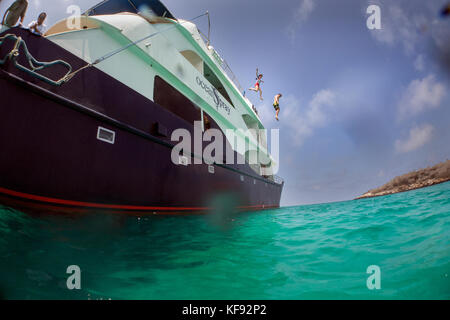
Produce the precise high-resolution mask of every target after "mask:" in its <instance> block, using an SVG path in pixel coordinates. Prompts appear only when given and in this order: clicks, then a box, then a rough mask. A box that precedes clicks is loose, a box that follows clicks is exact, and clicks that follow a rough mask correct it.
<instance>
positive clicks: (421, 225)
mask: <svg viewBox="0 0 450 320" xmlns="http://www.w3.org/2000/svg"><path fill="white" fill-rule="evenodd" d="M449 230H450V183H445V184H441V185H436V186H433V187H429V188H425V189H420V190H415V191H411V192H406V193H401V194H396V195H392V196H387V197H381V198H375V199H367V200H360V201H349V202H340V203H331V204H322V205H311V206H301V207H290V208H282V209H279V210H272V211H266V212H260V213H244V214H241V215H237V216H234V217H230V218H228V219H226V224H225V225H223V224H221V225H219V224H217V222H216V221H215V220H211V219H209V218H206V217H205V216H190V217H173V216H172V217H158V216H151V217H147V218H141V219H138V218H137V217H128V216H127V217H126V216H121V215H108V214H93V215H88V216H82V217H73V216H72V217H67V216H66V217H62V216H56V215H51V216H40V217H37V216H30V215H27V214H23V213H21V212H18V211H14V210H11V209H8V208H4V207H1V208H0V295H1V296H2V298H7V299H9V298H16V299H109V298H111V299H450V276H449V274H450V232H449ZM69 265H78V266H79V267H80V268H81V271H82V276H81V286H82V288H81V290H74V291H69V290H68V289H67V288H66V279H67V277H68V276H69V275H68V274H66V268H67V266H69ZM370 265H377V266H379V267H380V270H381V278H380V279H381V289H380V290H369V289H368V288H367V285H366V280H367V277H369V275H368V274H367V273H366V269H367V267H368V266H370Z"/></svg>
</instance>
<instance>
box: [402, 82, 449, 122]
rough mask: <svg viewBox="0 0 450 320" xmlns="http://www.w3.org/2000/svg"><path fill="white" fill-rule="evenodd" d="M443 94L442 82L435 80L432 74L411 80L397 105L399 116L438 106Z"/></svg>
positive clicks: (444, 90) (414, 113)
mask: <svg viewBox="0 0 450 320" xmlns="http://www.w3.org/2000/svg"><path fill="white" fill-rule="evenodd" d="M445 94H446V88H445V86H444V84H442V83H439V82H437V81H436V78H435V76H434V75H429V76H427V77H426V78H423V79H417V80H413V81H412V82H411V83H410V84H409V86H408V88H407V89H406V91H405V92H404V93H403V96H402V98H401V99H400V102H399V106H398V108H399V115H400V118H405V117H406V116H412V115H417V114H419V113H422V112H424V111H426V110H427V109H434V108H438V107H439V106H440V105H441V102H442V100H443V99H444V97H445Z"/></svg>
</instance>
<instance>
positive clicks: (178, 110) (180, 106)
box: [153, 76, 201, 124]
mask: <svg viewBox="0 0 450 320" xmlns="http://www.w3.org/2000/svg"><path fill="white" fill-rule="evenodd" d="M153 101H154V102H155V103H157V104H159V105H160V106H162V107H164V108H166V109H167V110H169V111H170V112H172V113H174V114H176V115H177V116H179V117H180V118H182V119H184V120H186V121H187V122H189V123H191V124H194V121H201V112H200V108H198V107H197V106H196V105H195V104H194V103H192V101H191V100H189V99H188V98H186V97H185V96H184V95H183V94H181V93H180V92H179V91H178V90H177V89H175V88H174V87H172V86H171V85H170V84H168V83H167V82H166V81H164V80H163V79H162V78H161V77H159V76H156V77H155V88H154V93H153Z"/></svg>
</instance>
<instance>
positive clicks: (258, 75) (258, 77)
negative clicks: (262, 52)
mask: <svg viewBox="0 0 450 320" xmlns="http://www.w3.org/2000/svg"><path fill="white" fill-rule="evenodd" d="M262 78H263V75H262V73H259V71H258V68H256V83H255V87H254V88H250V89H248V90H251V91H255V92H259V98H260V99H261V101H263V100H264V99H263V97H262V90H261V83H264V81H263V80H262Z"/></svg>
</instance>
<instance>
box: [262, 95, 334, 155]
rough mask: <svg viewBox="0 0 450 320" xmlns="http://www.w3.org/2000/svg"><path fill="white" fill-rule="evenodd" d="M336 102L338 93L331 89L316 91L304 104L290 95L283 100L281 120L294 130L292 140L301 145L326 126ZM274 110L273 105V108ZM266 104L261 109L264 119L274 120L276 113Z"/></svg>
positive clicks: (285, 125) (284, 125)
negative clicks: (317, 130)
mask: <svg viewBox="0 0 450 320" xmlns="http://www.w3.org/2000/svg"><path fill="white" fill-rule="evenodd" d="M335 104H336V94H335V93H334V92H332V91H331V90H321V91H319V92H318V93H316V94H315V95H314V96H313V97H312V99H311V101H310V102H309V103H308V104H307V105H306V106H302V105H301V103H300V101H299V100H298V99H297V98H296V97H294V96H292V95H290V96H286V97H283V98H282V100H281V113H280V121H281V123H282V125H283V127H287V128H288V129H289V130H291V131H292V134H291V136H292V141H293V144H294V145H296V146H301V145H302V144H303V143H304V141H305V140H306V139H307V138H308V137H310V136H312V135H313V134H314V131H315V130H316V129H318V128H321V127H324V126H325V125H326V124H327V123H328V122H329V121H330V116H329V115H330V114H331V112H332V110H331V108H332V107H333V106H334V105H335ZM271 109H272V110H273V107H272V108H271ZM266 110H270V108H268V107H267V106H265V107H264V108H263V109H262V110H261V111H262V112H261V118H262V119H263V121H266V119H267V120H270V122H273V118H274V113H273V112H272V113H270V111H269V112H267V111H266Z"/></svg>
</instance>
